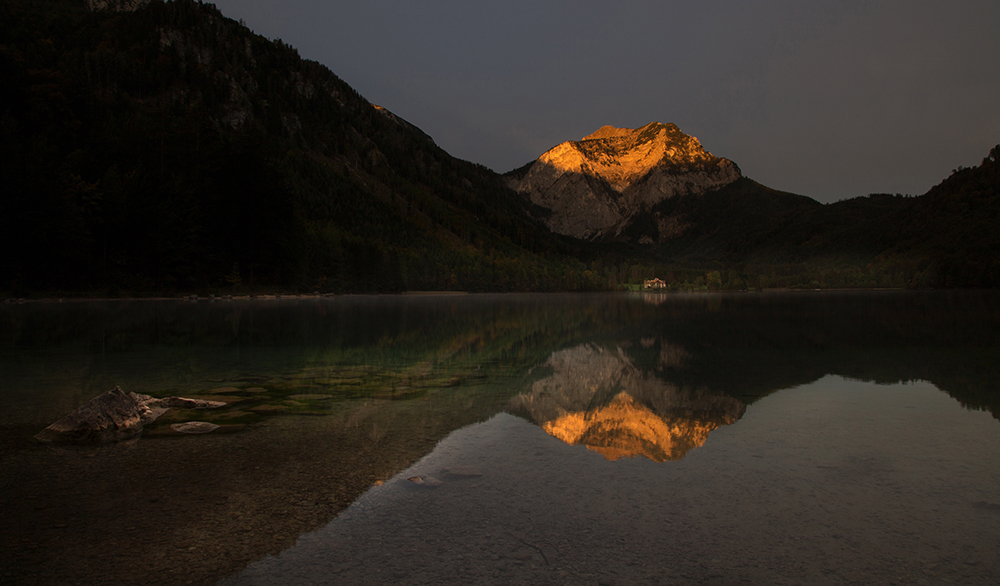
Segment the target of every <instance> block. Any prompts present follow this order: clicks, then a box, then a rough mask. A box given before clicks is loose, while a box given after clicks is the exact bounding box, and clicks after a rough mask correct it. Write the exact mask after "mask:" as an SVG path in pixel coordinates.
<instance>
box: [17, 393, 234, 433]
mask: <svg viewBox="0 0 1000 586" xmlns="http://www.w3.org/2000/svg"><path fill="white" fill-rule="evenodd" d="M223 405H225V403H223V402H221V401H205V400H202V399H187V398H184V397H166V398H163V399H154V398H153V397H150V396H149V395H142V394H139V393H132V392H129V393H126V392H125V391H123V390H121V388H120V387H115V388H113V389H111V390H110V391H107V392H106V393H102V394H100V395H98V396H96V397H94V398H93V399H91V400H90V401H88V402H87V403H85V404H84V405H81V406H80V407H77V408H76V409H74V410H73V411H71V412H70V413H69V414H68V415H66V416H65V417H63V418H62V419H60V420H59V421H56V422H55V423H53V424H52V425H50V426H48V427H46V428H45V429H43V430H42V431H41V432H39V433H38V434H37V435H36V436H35V438H36V439H38V440H39V441H43V442H46V443H107V442H118V441H122V440H127V439H131V438H134V437H137V436H138V435H139V434H140V433H142V428H143V426H144V425H146V424H147V423H150V422H152V421H154V420H155V419H156V418H157V417H159V416H160V415H163V414H164V413H166V411H167V410H168V409H170V408H179V409H212V408H215V407H221V406H223Z"/></svg>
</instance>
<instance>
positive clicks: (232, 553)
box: [0, 291, 1000, 586]
mask: <svg viewBox="0 0 1000 586" xmlns="http://www.w3.org/2000/svg"><path fill="white" fill-rule="evenodd" d="M115 386H120V387H121V388H122V389H123V390H125V391H135V392H139V393H145V394H149V395H153V396H156V397H163V396H185V397H194V398H206V399H211V400H218V401H224V402H225V403H226V406H224V407H221V408H219V409H215V410H177V409H173V410H170V411H168V412H167V413H166V414H164V415H162V416H161V417H160V418H158V419H157V420H156V421H154V422H153V423H151V424H149V425H147V426H146V427H145V429H144V431H143V433H142V435H141V436H140V437H139V438H138V439H134V440H130V441H126V442H119V443H114V444H104V445H87V446H75V445H58V444H44V443H41V442H39V441H37V440H36V439H34V435H35V434H37V433H38V432H39V431H41V430H42V429H43V428H45V427H46V426H47V425H48V424H50V423H52V422H54V421H56V420H58V419H59V418H61V417H62V416H63V415H65V414H67V413H68V412H69V411H71V410H73V409H74V408H76V407H78V406H80V405H82V404H84V403H86V402H87V401H88V400H89V399H91V398H92V397H95V396H97V395H99V394H101V393H102V392H104V391H107V390H109V389H111V388H114V387H115ZM0 400H2V401H3V406H4V409H2V410H0V442H2V446H3V450H2V456H0V458H2V459H0V467H2V471H3V472H2V475H0V541H2V543H3V547H4V554H3V559H2V561H0V579H2V581H3V582H4V583H5V584H56V583H60V584H108V583H122V584H138V583H142V584H185V583H192V584H217V583H221V584H226V585H232V586H235V585H252V584H389V583H393V584H471V583H475V584H592V585H595V586H596V585H598V584H660V583H670V584H674V583H678V584H685V583H692V584H702V583H704V584H852V583H856V584H896V583H900V584H941V583H954V584H997V583H1000V556H998V555H997V554H996V552H997V551H998V550H1000V421H998V418H1000V293H997V292H991V291H930V292H904V291H873V292H768V293H757V294H754V293H743V294H638V293H633V294H587V295H558V294H538V295H427V296H345V297H335V298H296V297H287V296H286V297H282V298H281V299H233V300H222V299H213V300H206V299H200V300H196V301H193V300H145V301H139V300H133V301H127V300H123V301H67V302H55V301H51V302H30V303H23V304H12V303H7V304H3V305H0ZM189 421H206V422H210V423H213V424H215V425H218V426H219V427H218V428H216V429H214V431H212V432H211V433H207V434H187V433H181V432H178V431H176V430H175V428H174V427H171V426H172V425H174V426H175V427H176V424H179V423H184V422H189Z"/></svg>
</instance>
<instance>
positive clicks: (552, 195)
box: [507, 122, 741, 239]
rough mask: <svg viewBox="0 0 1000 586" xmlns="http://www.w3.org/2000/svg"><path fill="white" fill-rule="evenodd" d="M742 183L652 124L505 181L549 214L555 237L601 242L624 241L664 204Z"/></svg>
mask: <svg viewBox="0 0 1000 586" xmlns="http://www.w3.org/2000/svg"><path fill="white" fill-rule="evenodd" d="M740 176H741V175H740V169H739V167H737V166H736V164H735V163H733V162H732V161H729V160H727V159H720V158H719V157H716V156H714V155H712V154H711V153H709V152H708V151H706V150H705V149H704V148H702V146H701V143H700V142H698V139H697V138H695V137H693V136H688V135H687V134H684V133H683V132H681V131H680V129H679V128H677V126H676V125H674V124H660V123H659V122H652V123H650V124H647V125H646V126H643V127H642V128H636V129H631V128H615V127H613V126H604V127H602V128H601V129H600V130H598V131H597V132H595V133H593V134H591V135H589V136H586V137H584V139H583V140H580V141H569V142H564V143H562V144H560V145H558V146H556V147H555V148H553V149H551V150H549V151H548V152H546V153H545V154H543V155H542V156H541V157H539V158H538V160H537V161H535V162H533V163H531V164H529V165H528V166H526V167H524V168H522V169H519V170H517V171H513V172H511V173H509V174H508V175H507V178H508V184H509V185H510V186H511V188H513V189H515V190H517V191H519V192H521V193H523V194H526V195H528V196H529V197H530V198H531V201H532V202H534V203H535V204H537V205H539V206H542V207H544V208H547V209H549V210H551V211H552V214H551V215H550V216H549V217H548V219H547V220H546V221H547V223H548V225H549V228H550V229H551V230H552V231H553V232H556V233H559V234H565V235H568V236H574V237H577V238H584V239H598V238H616V237H619V236H621V233H622V230H623V229H624V228H625V227H626V226H627V225H628V224H629V223H630V221H632V220H633V218H635V217H636V216H637V215H641V214H643V213H648V212H649V211H650V209H651V208H652V207H653V206H655V205H656V204H657V203H659V202H661V201H663V200H665V199H668V198H671V197H676V196H683V195H691V194H700V193H705V192H707V191H711V190H713V189H717V188H719V187H722V186H724V185H727V184H729V183H732V182H733V181H736V180H737V179H739V178H740ZM665 228H669V227H668V226H667V227H665ZM667 232H669V230H667Z"/></svg>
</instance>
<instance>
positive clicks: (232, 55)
mask: <svg viewBox="0 0 1000 586" xmlns="http://www.w3.org/2000/svg"><path fill="white" fill-rule="evenodd" d="M0 71H2V74H3V79H4V91H3V92H2V97H0V100H2V102H0V112H2V121H3V122H2V125H0V149H2V151H0V177H2V181H3V184H4V191H5V195H4V197H3V199H2V203H0V206H2V208H0V239H2V241H0V245H2V246H3V249H4V250H5V251H6V252H5V254H4V255H3V256H2V257H0V290H5V289H7V290H11V291H15V292H16V291H38V290H43V291H44V290H75V291H80V290H83V291H88V290H89V291H101V290H108V291H112V292H113V291H115V290H128V291H132V292H142V291H171V290H187V289H194V290H198V289H205V288H212V287H220V286H221V287H227V286H235V285H243V286H253V287H258V288H259V287H282V288H289V287H291V288H295V289H298V290H309V291H312V290H321V291H393V290H402V289H466V290H486V289H489V290H509V289H522V290H523V289H533V290H546V289H580V288H584V289H588V288H594V287H597V286H598V283H597V282H596V279H593V278H590V277H588V276H587V275H584V268H585V267H583V266H582V265H581V264H579V263H578V262H577V261H576V260H574V258H573V256H572V253H574V252H575V249H574V248H573V247H574V246H576V244H575V243H573V242H571V241H570V240H568V239H565V238H557V237H554V236H553V235H551V234H550V233H549V232H548V230H547V229H545V228H544V227H543V226H542V225H541V224H539V223H537V222H536V221H534V220H532V219H531V215H530V214H529V210H528V206H529V205H530V204H528V203H527V202H525V201H524V200H523V199H522V198H520V197H519V196H517V195H516V194H514V193H513V192H511V191H510V190H508V189H507V188H506V187H505V186H504V185H503V183H502V181H501V180H500V178H499V177H498V176H497V175H496V174H495V173H493V172H491V171H489V170H488V169H486V168H485V167H482V166H479V165H474V164H472V163H468V162H465V161H460V160H457V159H455V158H453V157H451V156H449V155H448V154H447V153H445V152H444V151H443V150H441V149H440V148H438V147H437V146H436V145H435V144H434V143H433V141H432V140H431V139H430V138H429V137H428V136H427V135H425V134H424V133H423V132H421V131H420V130H419V129H417V128H416V127H414V126H412V125H410V124H408V123H406V122H405V121H403V120H401V119H399V118H397V117H396V116H394V115H392V114H391V113H390V112H388V111H386V110H384V109H381V108H377V107H374V106H373V105H371V104H370V103H368V102H367V101H366V100H365V99H364V98H362V97H361V96H360V95H358V94H357V92H355V91H354V90H353V89H352V88H351V87H350V86H348V85H347V84H346V83H345V82H343V81H342V80H340V79H339V78H337V77H336V76H335V75H334V74H333V73H332V72H330V71H329V70H328V69H327V68H326V67H324V66H322V65H320V64H318V63H315V62H312V61H308V60H304V59H302V58H300V57H299V55H298V53H297V52H296V51H295V50H294V49H293V48H291V47H289V46H288V45H286V44H284V43H282V42H281V41H280V40H278V41H270V40H267V39H265V38H263V37H261V36H259V35H255V34H253V33H252V32H251V31H249V30H248V29H246V28H245V27H243V26H242V25H241V24H239V23H237V22H235V21H233V20H231V19H227V18H225V17H223V16H222V14H220V13H219V12H218V11H217V10H216V9H215V8H214V7H213V6H212V5H210V4H201V3H196V2H192V1H190V0H178V1H174V2H169V3H159V2H153V3H151V4H149V5H148V6H146V7H144V8H141V9H140V10H138V11H135V12H112V11H97V12H92V11H89V10H87V9H86V6H85V5H84V3H83V2H77V1H72V0H42V1H37V2H36V1H27V0H4V2H3V3H2V4H0Z"/></svg>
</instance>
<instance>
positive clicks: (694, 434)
mask: <svg viewBox="0 0 1000 586" xmlns="http://www.w3.org/2000/svg"><path fill="white" fill-rule="evenodd" d="M671 348H672V351H673V352H674V353H676V354H678V356H680V355H681V354H683V355H685V356H686V355H687V353H686V352H685V351H684V350H683V348H679V347H673V346H672V347H671ZM677 364H678V365H679V364H680V359H678V361H677ZM545 366H546V367H548V368H551V369H552V374H550V375H549V376H547V377H545V378H543V379H540V380H537V381H535V382H534V383H533V384H532V385H531V389H530V391H529V392H526V393H522V394H520V395H518V396H516V397H514V399H513V400H512V401H511V410H512V411H514V412H515V413H518V414H521V415H524V416H526V417H528V418H530V419H531V420H533V421H534V422H535V423H537V424H538V425H539V426H540V427H541V428H542V429H544V430H545V431H546V432H547V433H548V434H550V435H552V436H554V437H557V438H559V439H561V440H563V441H564V442H566V443H569V444H583V445H585V446H587V448H588V449H591V450H594V451H596V452H599V453H601V454H602V455H604V457H606V458H608V459H609V460H617V459H618V458H620V457H622V456H629V457H631V456H645V457H647V458H649V459H651V460H654V461H657V462H663V461H666V460H679V459H681V458H683V457H684V455H685V454H686V453H687V451H688V450H690V449H692V448H696V447H698V446H700V445H702V444H704V443H705V440H707V439H708V434H709V433H710V432H711V431H712V430H714V429H716V428H717V427H719V426H721V425H728V424H731V423H734V422H736V421H737V420H739V418H740V417H742V416H743V412H744V410H745V409H746V405H745V404H744V403H743V402H742V401H740V400H739V399H736V398H733V397H729V396H727V395H721V394H717V393H712V392H710V391H708V390H707V389H697V390H682V389H679V388H677V387H676V386H674V385H671V384H668V383H666V382H664V381H662V380H660V379H659V378H657V377H655V376H652V375H650V374H645V373H643V372H642V371H640V370H639V369H638V368H636V367H635V366H634V365H633V364H632V362H631V361H630V360H629V358H628V357H627V356H626V355H625V354H624V352H622V350H621V349H618V350H617V351H611V350H608V349H605V348H601V347H597V346H592V345H583V346H577V347H575V348H570V349H567V350H561V351H559V352H556V353H554V354H553V355H552V356H551V357H549V360H547V361H546V363H545Z"/></svg>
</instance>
